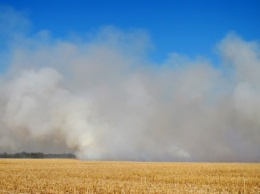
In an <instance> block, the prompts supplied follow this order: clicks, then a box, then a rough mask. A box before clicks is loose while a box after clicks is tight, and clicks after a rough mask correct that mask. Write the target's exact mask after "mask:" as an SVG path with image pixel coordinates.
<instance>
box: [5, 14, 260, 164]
mask: <svg viewBox="0 0 260 194" xmlns="http://www.w3.org/2000/svg"><path fill="white" fill-rule="evenodd" d="M9 12H10V11H9ZM9 14H10V13H9ZM11 15H12V17H15V16H14V14H11ZM9 18H10V17H9ZM0 19H1V20H5V22H6V18H0ZM21 19H22V20H23V21H26V20H25V19H24V18H21ZM17 20H18V19H17ZM15 21H16V20H15ZM17 23H19V20H18V22H17ZM1 28H2V27H1ZM13 28H14V27H13V26H12V28H10V29H13ZM10 29H9V30H8V32H10ZM14 29H15V32H14V33H13V34H14V35H12V36H11V38H9V41H7V42H6V48H7V50H8V51H7V52H6V51H2V53H4V54H5V57H4V58H3V60H2V61H3V62H2V65H5V64H6V65H8V69H7V71H6V72H4V73H2V75H1V77H0V118H1V119H0V151H2V152H4V151H7V152H10V151H12V152H15V151H22V150H25V151H44V152H55V151H56V152H57V151H73V152H74V153H76V155H77V156H78V157H79V158H82V159H113V160H174V161H177V160H180V161H260V152H259V147H260V121H259V118H260V50H259V49H260V47H259V43H257V42H255V41H251V42H249V41H244V40H243V39H241V38H240V37H239V36H238V35H236V34H234V33H231V34H228V35H227V36H226V37H225V38H224V39H223V40H222V41H221V42H220V43H219V44H218V45H217V48H218V50H219V53H220V57H221V59H222V61H223V65H219V64H217V65H218V67H217V65H216V64H215V65H214V64H211V63H210V62H208V61H207V60H206V59H201V58H198V59H195V60H191V59H189V58H188V57H185V56H181V55H178V54H176V53H172V54H170V55H169V57H168V59H166V60H165V63H163V64H157V65H155V64H152V63H151V62H149V57H148V56H147V53H148V50H149V48H150V46H151V43H150V41H149V37H148V36H147V34H146V33H145V32H143V31H140V30H137V31H132V32H122V31H120V30H118V29H115V28H114V27H105V28H103V29H101V30H100V31H99V32H97V35H96V36H94V37H92V39H91V40H88V41H86V40H80V39H77V40H75V39H73V40H61V39H53V38H51V36H50V35H49V34H50V33H49V32H48V31H46V30H44V31H41V32H39V33H37V34H33V35H28V34H27V35H25V33H24V31H23V30H21V31H19V30H17V29H16V28H14ZM19 29H20V28H19ZM4 31H6V30H3V29H1V32H2V34H5V33H6V32H4ZM17 34H19V36H18V35H17ZM1 37H3V35H2V36H1ZM5 37H6V36H5ZM17 37H18V38H17ZM0 56H3V54H0Z"/></svg>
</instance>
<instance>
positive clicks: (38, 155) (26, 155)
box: [0, 152, 76, 158]
mask: <svg viewBox="0 0 260 194" xmlns="http://www.w3.org/2000/svg"><path fill="white" fill-rule="evenodd" d="M0 158H76V156H75V155H74V154H71V153H69V154H65V153H64V154H44V153H42V152H31V153H27V152H20V153H15V154H8V153H0Z"/></svg>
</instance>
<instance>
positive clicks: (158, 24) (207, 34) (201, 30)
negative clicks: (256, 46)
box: [0, 0, 260, 63]
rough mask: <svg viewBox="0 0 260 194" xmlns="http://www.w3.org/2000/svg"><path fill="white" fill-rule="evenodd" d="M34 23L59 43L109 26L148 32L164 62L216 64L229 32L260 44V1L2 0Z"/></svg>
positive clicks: (33, 30) (152, 54) (153, 50)
mask: <svg viewBox="0 0 260 194" xmlns="http://www.w3.org/2000/svg"><path fill="white" fill-rule="evenodd" d="M0 5H6V6H11V7H12V8H13V9H14V10H16V11H17V12H20V13H21V14H22V15H23V16H24V17H27V18H28V20H29V21H30V29H29V30H28V31H29V32H30V33H31V34H34V33H37V32H39V31H41V30H48V31H49V33H50V34H51V36H52V38H54V39H66V38H68V37H71V36H74V35H77V36H80V37H84V38H88V36H89V33H95V32H96V31H98V30H99V29H100V28H102V27H104V26H114V27H116V28H119V29H120V30H122V31H126V32H128V31H132V30H143V31H145V32H146V33H147V34H148V36H149V38H150V39H151V49H150V55H149V57H150V58H151V60H153V61H154V62H158V63H162V62H163V60H165V58H167V56H168V55H169V54H170V53H172V52H176V53H180V54H182V55H187V56H188V57H191V58H195V57H196V56H204V57H208V58H209V59H210V60H213V61H214V62H217V58H218V57H217V53H216V51H215V46H216V43H217V42H219V41H220V40H221V39H222V38H223V37H224V36H226V35H227V34H228V33H230V32H235V33H237V34H238V35H239V36H241V37H243V38H244V39H245V40H258V41H259V39H260V25H259V21H260V13H259V10H260V1H258V0H249V1H245V0H242V1H234V0H231V1H205V0H199V1H190V0H188V1H180V0H177V1H176V0H175V1H169V0H166V1H157V0H155V1H132V0H126V1H118V0H112V1H85V0H76V1H69V0H56V1H50V0H47V1H34V0H21V1H16V0H1V1H0Z"/></svg>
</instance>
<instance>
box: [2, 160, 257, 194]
mask: <svg viewBox="0 0 260 194" xmlns="http://www.w3.org/2000/svg"><path fill="white" fill-rule="evenodd" d="M0 193H260V164H257V163H173V162H172V163H171V162H106V161H80V160H76V159H1V160H0Z"/></svg>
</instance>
